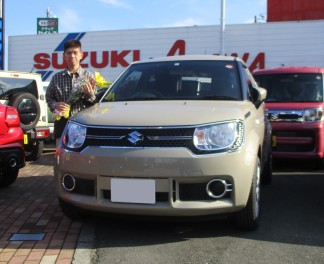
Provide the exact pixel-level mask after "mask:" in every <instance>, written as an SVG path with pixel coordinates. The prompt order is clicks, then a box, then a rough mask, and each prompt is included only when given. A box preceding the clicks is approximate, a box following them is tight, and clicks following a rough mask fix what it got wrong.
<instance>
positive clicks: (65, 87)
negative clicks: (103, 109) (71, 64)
mask: <svg viewBox="0 0 324 264" xmlns="http://www.w3.org/2000/svg"><path fill="white" fill-rule="evenodd" d="M84 77H85V78H93V79H94V76H93V74H92V73H91V72H89V71H86V70H84V69H83V68H82V67H79V68H78V70H77V71H76V72H75V73H70V72H69V71H68V70H67V69H65V70H63V71H60V72H58V73H56V74H55V75H54V76H53V78H52V80H51V82H50V84H49V86H48V87H47V90H46V102H47V105H48V107H49V109H50V110H51V111H52V112H53V111H54V110H55V109H54V107H53V106H54V104H55V103H56V102H67V100H68V99H69V97H70V96H71V91H72V87H73V84H75V82H76V81H77V79H78V78H84ZM95 99H96V96H95V94H93V93H92V94H85V95H84V97H82V98H81V99H80V100H78V101H77V102H75V103H74V104H73V105H71V116H73V115H75V114H76V113H78V112H80V111H81V110H83V109H85V108H86V107H88V106H90V105H91V104H92V103H93V102H94V101H95Z"/></svg>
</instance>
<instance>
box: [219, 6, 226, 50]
mask: <svg viewBox="0 0 324 264" xmlns="http://www.w3.org/2000/svg"><path fill="white" fill-rule="evenodd" d="M224 33H225V0H221V26H220V51H219V54H220V55H225V48H224Z"/></svg>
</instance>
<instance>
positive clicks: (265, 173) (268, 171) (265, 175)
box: [261, 150, 272, 184]
mask: <svg viewBox="0 0 324 264" xmlns="http://www.w3.org/2000/svg"><path fill="white" fill-rule="evenodd" d="M271 182H272V151H271V150H270V153H269V156H268V159H267V161H266V163H265V164H264V167H263V170H262V175H261V183H262V184H270V183H271Z"/></svg>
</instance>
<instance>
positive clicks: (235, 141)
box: [193, 121, 244, 151]
mask: <svg viewBox="0 0 324 264" xmlns="http://www.w3.org/2000/svg"><path fill="white" fill-rule="evenodd" d="M243 134H244V133H243V123H242V122H240V121H232V122H224V123H219V124H213V125H209V126H203V127H199V128H196V129H195V132H194V137H193V141H194V145H195V147H196V148H197V149H200V150H210V151H215V150H225V151H235V150H237V149H238V148H239V147H241V145H242V143H243Z"/></svg>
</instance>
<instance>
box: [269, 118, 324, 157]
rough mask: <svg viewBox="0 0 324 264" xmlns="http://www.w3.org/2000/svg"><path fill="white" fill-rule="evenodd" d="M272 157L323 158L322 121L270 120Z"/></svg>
mask: <svg viewBox="0 0 324 264" xmlns="http://www.w3.org/2000/svg"><path fill="white" fill-rule="evenodd" d="M271 125H272V155H273V157H274V158H293V159H322V158H324V127H323V122H316V123H300V122H272V123H271Z"/></svg>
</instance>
